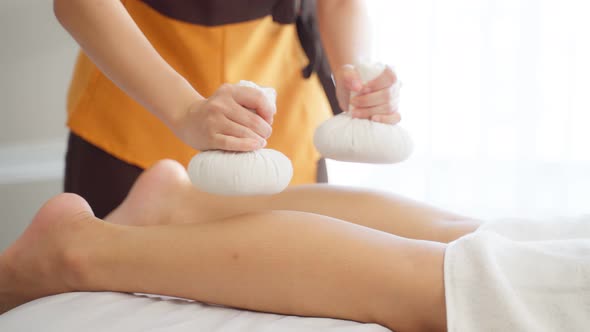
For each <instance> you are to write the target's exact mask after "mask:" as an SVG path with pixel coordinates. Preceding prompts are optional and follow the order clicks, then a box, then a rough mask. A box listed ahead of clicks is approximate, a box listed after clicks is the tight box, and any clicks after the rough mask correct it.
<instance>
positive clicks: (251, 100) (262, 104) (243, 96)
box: [232, 85, 276, 124]
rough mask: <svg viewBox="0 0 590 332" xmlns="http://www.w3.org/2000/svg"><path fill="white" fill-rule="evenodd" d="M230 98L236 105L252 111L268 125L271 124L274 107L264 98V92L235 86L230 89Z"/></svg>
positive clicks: (274, 111)
mask: <svg viewBox="0 0 590 332" xmlns="http://www.w3.org/2000/svg"><path fill="white" fill-rule="evenodd" d="M232 97H233V98H234V100H235V101H236V102H237V103H238V104H240V105H242V106H243V107H245V108H247V109H249V110H252V111H254V113H256V114H258V115H259V116H260V117H261V118H262V119H264V121H266V122H267V123H268V124H271V123H272V121H273V117H274V115H275V113H276V108H275V107H276V106H275V105H273V104H272V103H271V102H270V101H269V100H268V98H266V96H265V95H264V92H262V91H260V90H258V89H255V88H251V87H248V86H238V85H236V86H234V88H233V89H232Z"/></svg>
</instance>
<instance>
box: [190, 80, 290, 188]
mask: <svg viewBox="0 0 590 332" xmlns="http://www.w3.org/2000/svg"><path fill="white" fill-rule="evenodd" d="M238 85H241V86H247V87H251V88H255V89H258V90H260V91H262V92H263V93H264V96H265V97H266V98H267V99H268V100H269V102H271V103H272V104H275V103H276V92H275V90H274V89H272V88H262V87H259V86H258V85H256V84H255V83H253V82H249V81H240V82H239V83H238ZM188 175H189V177H190V179H191V182H192V183H193V185H194V186H195V187H196V188H197V189H199V190H202V191H205V192H208V193H212V194H218V195H269V194H276V193H279V192H281V191H283V190H284V189H285V188H286V187H287V186H288V185H289V182H291V178H292V177H293V166H292V165H291V160H289V158H287V156H285V155H284V154H282V153H281V152H279V151H276V150H273V149H259V150H256V151H250V152H231V151H222V150H211V151H203V152H201V153H199V154H197V155H196V156H195V157H193V159H192V160H191V161H190V163H189V166H188Z"/></svg>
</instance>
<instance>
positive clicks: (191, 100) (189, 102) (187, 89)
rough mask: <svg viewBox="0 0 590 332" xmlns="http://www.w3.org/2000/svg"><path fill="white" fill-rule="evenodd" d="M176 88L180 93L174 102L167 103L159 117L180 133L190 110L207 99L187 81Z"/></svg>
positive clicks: (175, 131)
mask: <svg viewBox="0 0 590 332" xmlns="http://www.w3.org/2000/svg"><path fill="white" fill-rule="evenodd" d="M175 90H176V91H177V92H178V93H177V94H176V96H175V98H174V103H170V104H168V105H166V107H165V108H163V109H162V111H161V112H160V116H159V117H160V119H161V120H162V122H164V124H166V126H168V127H169V128H170V129H172V131H173V132H174V133H176V134H177V135H179V134H180V131H181V129H182V127H183V124H185V123H186V118H187V116H188V114H189V113H190V111H191V110H192V109H194V108H195V107H197V106H196V105H197V104H199V103H202V102H204V101H205V100H206V99H205V98H204V97H203V96H201V95H200V94H199V93H198V92H197V91H196V90H194V89H193V88H192V86H191V85H190V84H189V83H188V82H187V81H184V82H182V83H181V85H180V86H179V87H178V88H177V89H175Z"/></svg>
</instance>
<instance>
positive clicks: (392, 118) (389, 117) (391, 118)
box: [371, 112, 402, 125]
mask: <svg viewBox="0 0 590 332" xmlns="http://www.w3.org/2000/svg"><path fill="white" fill-rule="evenodd" d="M401 120H402V117H401V115H400V114H399V112H394V113H391V114H377V115H373V116H371V121H375V122H380V123H385V124H390V125H394V124H397V123H399V122H400V121H401Z"/></svg>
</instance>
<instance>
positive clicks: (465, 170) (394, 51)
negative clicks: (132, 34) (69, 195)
mask: <svg viewBox="0 0 590 332" xmlns="http://www.w3.org/2000/svg"><path fill="white" fill-rule="evenodd" d="M322 1H325V0H322ZM367 3H368V4H369V7H370V13H371V18H372V22H373V25H374V34H373V38H374V41H373V47H374V54H375V59H376V60H380V61H383V62H386V63H389V64H391V65H393V66H394V67H395V68H396V70H397V73H398V76H399V77H400V79H401V80H402V81H403V88H402V102H401V113H402V117H403V121H402V123H401V125H403V126H404V127H405V128H406V129H408V130H409V132H410V133H411V135H412V137H413V138H414V143H415V152H414V154H413V156H412V157H411V158H410V159H409V160H407V161H406V162H404V163H401V164H398V165H388V166H374V165H357V164H349V163H337V162H330V163H329V170H330V179H331V182H333V183H335V184H347V185H355V186H365V187H373V188H380V189H384V190H388V191H392V192H396V193H399V194H401V195H405V196H409V197H412V198H415V199H418V200H421V201H426V202H429V203H432V204H435V205H438V206H441V207H444V208H447V209H451V210H454V211H458V212H462V213H465V214H469V215H473V216H476V217H480V218H501V217H524V218H545V217H551V216H557V215H579V214H584V213H589V212H590V130H589V127H590V98H589V95H590V94H589V91H590V79H589V78H590V61H589V60H588V59H590V20H588V15H590V3H588V2H587V1H583V0H559V1H557V0H446V1H437V0H413V1H401V0H368V1H367ZM51 7H52V6H51V1H36V0H2V1H0V40H1V41H2V43H1V45H2V46H1V48H0V73H1V74H0V102H1V103H2V104H1V105H2V108H1V110H0V250H2V249H4V248H5V247H6V246H8V244H10V242H11V241H13V240H14V239H15V238H16V237H17V236H18V234H19V233H20V232H21V231H22V230H23V229H24V227H25V226H26V225H27V224H28V222H29V221H30V219H31V217H32V216H33V215H34V213H35V211H36V210H37V209H38V208H39V207H40V205H41V204H42V203H43V202H44V201H45V200H47V199H48V198H49V197H51V196H52V195H54V194H57V193H59V192H61V190H62V189H61V177H62V172H63V170H62V169H63V165H64V163H63V158H64V150H65V139H66V133H67V131H66V129H65V125H64V123H65V95H66V89H67V85H68V83H69V78H70V74H71V71H72V67H73V63H74V59H75V55H76V51H77V47H76V44H75V42H74V41H73V40H72V39H71V38H70V37H69V36H68V35H67V33H66V32H65V31H64V30H63V29H62V28H61V27H60V26H59V24H58V23H57V21H56V20H55V18H54V16H53V11H52V8H51Z"/></svg>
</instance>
